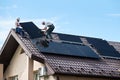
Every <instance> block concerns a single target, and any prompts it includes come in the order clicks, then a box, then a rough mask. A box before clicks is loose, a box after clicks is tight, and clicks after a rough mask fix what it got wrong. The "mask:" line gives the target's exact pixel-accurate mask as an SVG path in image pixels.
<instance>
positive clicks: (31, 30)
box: [20, 22, 43, 39]
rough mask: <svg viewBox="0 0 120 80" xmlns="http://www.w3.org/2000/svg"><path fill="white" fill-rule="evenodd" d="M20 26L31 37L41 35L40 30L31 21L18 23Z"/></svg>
mask: <svg viewBox="0 0 120 80" xmlns="http://www.w3.org/2000/svg"><path fill="white" fill-rule="evenodd" d="M20 25H21V27H23V29H24V30H25V31H26V32H27V33H28V34H29V36H30V38H31V39H34V38H39V37H42V36H43V33H42V31H41V30H40V29H39V28H38V27H37V26H36V25H35V24H34V23H33V22H24V23H20Z"/></svg>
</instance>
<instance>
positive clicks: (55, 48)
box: [33, 39, 100, 59]
mask: <svg viewBox="0 0 120 80" xmlns="http://www.w3.org/2000/svg"><path fill="white" fill-rule="evenodd" d="M36 42H37V40H35V39H34V40H33V43H34V44H35V43H36ZM36 46H37V48H38V49H39V50H40V52H43V53H49V54H62V55H69V56H79V57H87V58H94V59H99V58H100V57H99V56H98V55H97V54H96V53H95V52H94V51H92V49H91V48H89V47H88V46H85V45H80V44H69V43H60V42H53V41H52V42H49V44H48V46H46V47H45V46H44V45H42V44H38V45H36Z"/></svg>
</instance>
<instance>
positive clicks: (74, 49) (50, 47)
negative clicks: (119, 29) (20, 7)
mask: <svg viewBox="0 0 120 80" xmlns="http://www.w3.org/2000/svg"><path fill="white" fill-rule="evenodd" d="M20 25H21V26H22V27H23V29H24V30H25V31H26V32H27V33H28V34H29V36H30V38H31V40H32V42H33V44H35V45H36V42H39V41H40V39H39V38H42V36H43V32H42V31H41V30H40V29H39V28H38V27H37V26H36V25H35V24H34V23H32V22H25V23H20ZM57 35H58V37H59V39H60V40H61V41H60V42H54V41H53V42H50V43H48V44H46V43H44V42H43V43H42V44H41V43H39V45H38V44H37V45H36V47H37V48H38V49H39V50H40V51H41V52H43V53H50V54H61V55H71V56H80V57H88V58H97V59H99V58H100V57H99V55H98V54H96V53H95V52H94V51H93V50H92V49H91V48H90V47H89V46H86V45H81V44H77V43H82V41H81V39H80V36H74V35H67V34H60V33H59V34H58V33H57ZM36 38H37V39H36ZM84 38H86V39H87V41H88V42H89V43H90V44H92V46H94V47H95V49H96V50H97V51H98V53H99V54H100V55H102V56H110V57H120V53H119V52H118V51H116V50H115V48H114V47H113V46H111V45H109V44H108V43H107V41H105V40H102V39H98V38H89V37H84ZM62 41H63V42H64V41H65V42H64V43H63V42H62ZM69 42H70V43H69ZM71 42H73V43H71ZM74 42H77V43H74ZM45 45H46V46H45Z"/></svg>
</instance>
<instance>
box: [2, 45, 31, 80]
mask: <svg viewBox="0 0 120 80" xmlns="http://www.w3.org/2000/svg"><path fill="white" fill-rule="evenodd" d="M28 61H29V58H28V57H27V55H26V54H25V53H22V54H21V47H20V46H19V47H18V48H17V50H16V52H15V54H14V56H13V57H12V60H11V61H10V64H9V66H8V68H7V70H6V71H5V73H4V78H6V79H7V80H8V78H9V77H11V76H15V75H18V78H19V80H28Z"/></svg>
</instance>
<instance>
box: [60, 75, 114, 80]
mask: <svg viewBox="0 0 120 80" xmlns="http://www.w3.org/2000/svg"><path fill="white" fill-rule="evenodd" d="M59 80H113V79H108V78H107V79H106V78H95V77H79V76H66V75H59Z"/></svg>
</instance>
